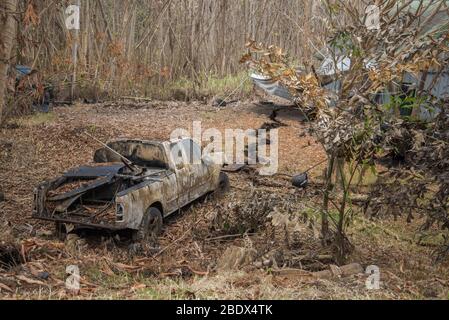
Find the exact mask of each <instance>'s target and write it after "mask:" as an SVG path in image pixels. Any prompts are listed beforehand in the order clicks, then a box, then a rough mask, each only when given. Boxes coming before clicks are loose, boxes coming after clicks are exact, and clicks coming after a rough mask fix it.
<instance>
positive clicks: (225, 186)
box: [214, 172, 230, 197]
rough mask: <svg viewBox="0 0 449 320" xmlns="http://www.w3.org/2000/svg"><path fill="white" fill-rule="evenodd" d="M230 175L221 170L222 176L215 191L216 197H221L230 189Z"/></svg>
mask: <svg viewBox="0 0 449 320" xmlns="http://www.w3.org/2000/svg"><path fill="white" fill-rule="evenodd" d="M229 187H230V185H229V177H228V175H227V174H226V173H224V172H220V176H219V177H218V186H217V189H215V191H214V196H215V197H220V196H222V195H223V194H225V193H226V192H227V191H228V190H229Z"/></svg>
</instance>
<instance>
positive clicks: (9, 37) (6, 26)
mask: <svg viewBox="0 0 449 320" xmlns="http://www.w3.org/2000/svg"><path fill="white" fill-rule="evenodd" d="M16 9H17V0H5V1H3V2H2V3H1V4H0V10H1V11H0V123H1V122H2V111H3V108H4V104H5V94H6V87H7V77H8V67H9V64H10V58H11V49H12V46H13V41H14V38H15V31H16V21H15V19H14V14H15V13H16Z"/></svg>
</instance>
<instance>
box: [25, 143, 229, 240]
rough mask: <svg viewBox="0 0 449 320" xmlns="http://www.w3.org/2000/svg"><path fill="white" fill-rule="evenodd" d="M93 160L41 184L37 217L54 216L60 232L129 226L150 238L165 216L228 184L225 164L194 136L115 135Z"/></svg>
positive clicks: (136, 234) (36, 198)
mask: <svg viewBox="0 0 449 320" xmlns="http://www.w3.org/2000/svg"><path fill="white" fill-rule="evenodd" d="M94 162H95V164H94V165H88V166H81V167H78V168H75V169H72V170H70V171H68V172H66V173H64V174H63V175H62V176H61V177H59V178H57V179H54V180H51V181H46V182H43V183H41V184H40V185H38V186H37V187H36V189H35V191H34V208H33V218H37V219H42V220H47V221H54V222H55V223H56V228H57V230H56V231H57V234H58V235H59V236H61V237H63V236H64V235H65V233H66V232H67V231H70V230H71V229H73V228H88V229H89V228H94V229H107V230H110V231H119V230H131V231H132V232H133V235H134V236H133V238H134V240H149V239H154V238H155V237H157V236H158V235H159V234H160V232H161V230H162V222H163V219H164V218H165V217H167V216H168V215H170V214H172V213H174V212H176V211H177V210H179V209H180V208H182V207H184V206H185V205H187V204H189V203H190V202H192V201H194V200H196V199H198V198H200V197H201V196H203V195H206V194H208V193H212V192H215V191H219V192H222V191H224V190H226V188H227V187H228V185H229V180H228V177H227V176H226V174H225V173H223V172H221V165H219V164H216V163H214V162H213V161H210V159H209V158H207V156H206V157H204V158H201V147H200V146H199V145H198V144H197V143H196V142H194V141H193V140H192V139H190V138H188V139H186V138H183V139H178V140H176V141H166V142H154V141H143V140H129V139H122V140H114V141H111V142H109V143H108V144H107V145H105V146H104V148H102V149H99V150H97V151H96V152H95V155H94ZM68 229H70V230H68Z"/></svg>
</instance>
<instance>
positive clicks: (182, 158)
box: [170, 141, 191, 208]
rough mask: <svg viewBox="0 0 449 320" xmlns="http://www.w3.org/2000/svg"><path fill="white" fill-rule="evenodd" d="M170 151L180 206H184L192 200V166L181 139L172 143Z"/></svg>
mask: <svg viewBox="0 0 449 320" xmlns="http://www.w3.org/2000/svg"><path fill="white" fill-rule="evenodd" d="M170 152H171V157H172V161H173V163H174V165H175V170H176V180H177V185H178V207H179V208H182V207H183V206H185V205H186V204H188V203H189V202H190V197H189V193H190V184H191V182H190V172H191V169H190V166H189V165H188V161H187V156H186V153H185V151H184V149H183V148H182V144H181V141H177V142H173V143H171V144H170Z"/></svg>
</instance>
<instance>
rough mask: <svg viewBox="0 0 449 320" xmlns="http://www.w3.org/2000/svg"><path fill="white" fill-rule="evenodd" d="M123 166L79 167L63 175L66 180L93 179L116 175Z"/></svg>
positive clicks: (116, 164)
mask: <svg viewBox="0 0 449 320" xmlns="http://www.w3.org/2000/svg"><path fill="white" fill-rule="evenodd" d="M124 167H125V165H124V164H123V163H111V164H107V165H104V164H100V165H92V166H81V167H78V168H74V169H71V170H69V171H67V172H66V173H64V177H67V178H80V179H93V178H99V177H106V176H109V175H115V174H118V173H119V172H120V171H121V170H122V169H123V168H124Z"/></svg>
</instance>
